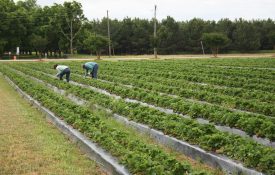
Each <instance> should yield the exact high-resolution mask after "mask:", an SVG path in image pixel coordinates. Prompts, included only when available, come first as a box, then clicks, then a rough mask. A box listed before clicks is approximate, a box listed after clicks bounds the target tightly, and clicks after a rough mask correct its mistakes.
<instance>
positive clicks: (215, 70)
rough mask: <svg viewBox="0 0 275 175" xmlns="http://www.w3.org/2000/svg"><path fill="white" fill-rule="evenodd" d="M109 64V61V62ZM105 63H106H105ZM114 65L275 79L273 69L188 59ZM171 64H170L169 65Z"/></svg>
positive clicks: (233, 76) (209, 74) (265, 79)
mask: <svg viewBox="0 0 275 175" xmlns="http://www.w3.org/2000/svg"><path fill="white" fill-rule="evenodd" d="M107 64H108V62H107ZM103 65H104V64H103ZM112 65H114V66H117V67H120V66H127V67H142V68H145V69H154V70H155V69H157V70H166V71H169V72H191V73H193V72H194V70H196V74H198V75H199V74H207V75H208V76H222V77H227V76H228V77H232V78H249V79H250V80H254V81H255V80H256V81H257V82H258V81H260V82H261V81H267V82H268V81H272V80H273V81H274V71H271V70H254V69H252V70H249V69H245V70H240V69H234V68H228V69H224V68H221V67H215V66H210V67H209V66H205V65H193V64H188V62H187V61H173V62H171V61H155V62H153V61H150V62H149V61H147V62H146V64H145V63H144V62H139V63H136V62H135V63H133V62H129V63H128V62H126V63H124V62H123V63H120V62H119V63H114V64H113V63H112ZM167 65H169V66H167Z"/></svg>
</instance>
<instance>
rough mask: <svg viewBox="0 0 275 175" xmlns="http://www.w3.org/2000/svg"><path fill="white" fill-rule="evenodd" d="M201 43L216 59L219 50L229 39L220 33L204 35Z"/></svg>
mask: <svg viewBox="0 0 275 175" xmlns="http://www.w3.org/2000/svg"><path fill="white" fill-rule="evenodd" d="M202 41H204V42H205V44H206V45H207V46H208V47H210V48H211V51H212V53H213V55H214V57H217V55H218V53H219V49H220V48H221V47H224V46H225V45H226V44H227V43H228V42H229V39H228V38H227V36H225V35H224V34H221V33H204V34H203V35H202Z"/></svg>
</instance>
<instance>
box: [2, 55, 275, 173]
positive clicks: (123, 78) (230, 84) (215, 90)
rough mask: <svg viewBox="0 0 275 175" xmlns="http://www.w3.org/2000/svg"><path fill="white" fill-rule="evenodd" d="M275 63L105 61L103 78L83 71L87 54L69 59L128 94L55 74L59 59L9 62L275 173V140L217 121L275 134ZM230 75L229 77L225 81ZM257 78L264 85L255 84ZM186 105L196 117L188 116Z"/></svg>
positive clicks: (75, 75) (76, 70) (78, 72)
mask: <svg viewBox="0 0 275 175" xmlns="http://www.w3.org/2000/svg"><path fill="white" fill-rule="evenodd" d="M273 63H274V59H270V58H261V59H234V60H231V59H223V60H211V59H209V60H191V61H190V60H178V61H176V60H166V61H139V62H137V61H123V62H100V63H99V64H100V72H99V79H98V80H93V79H87V78H84V77H82V74H83V72H82V71H83V70H82V68H81V65H82V63H81V62H71V63H70V62H66V64H67V65H69V66H70V68H71V70H72V77H71V78H72V80H73V81H75V82H78V83H80V84H83V85H86V86H91V87H97V88H99V89H104V90H107V91H109V92H111V93H112V94H116V95H119V96H121V97H122V98H121V99H115V98H113V97H110V96H108V95H106V94H102V93H100V92H97V91H94V90H91V89H89V88H87V87H83V86H77V85H75V84H67V83H65V82H62V81H57V80H54V79H53V78H52V75H54V73H55V71H54V70H52V69H51V67H52V65H53V64H55V63H44V64H37V63H31V64H30V63H25V64H23V63H21V64H9V65H8V66H7V67H6V69H7V68H8V69H10V68H11V69H10V70H9V71H11V72H15V71H14V70H18V71H19V72H21V73H23V74H25V76H28V79H30V77H34V78H36V79H39V80H42V81H43V82H45V83H47V84H49V85H51V86H55V87H57V88H59V89H63V90H65V91H66V92H67V93H70V94H73V95H74V96H77V97H79V98H81V99H84V100H86V101H88V102H89V104H93V105H95V106H96V107H104V108H107V109H109V110H111V112H112V113H115V114H119V115H122V116H124V117H127V118H128V119H130V120H134V121H136V122H139V123H142V124H146V125H148V126H150V127H152V128H155V129H157V130H160V131H162V132H164V133H165V134H167V135H170V136H172V137H175V138H177V139H180V140H185V141H187V142H189V143H191V144H195V145H198V146H200V147H201V148H203V149H205V150H207V151H210V152H215V153H217V154H221V155H226V156H228V157H230V158H232V159H234V160H238V161H240V162H242V163H244V165H246V166H248V167H253V168H256V169H257V170H259V171H262V172H265V173H267V174H273V173H274V170H275V167H274V161H275V160H274V154H275V152H274V148H272V147H268V146H264V145H261V144H259V143H256V142H255V141H253V140H251V139H249V138H244V137H241V136H238V135H235V134H229V133H226V132H222V131H220V130H219V129H218V128H215V127H214V124H218V125H226V126H230V127H232V128H237V129H240V130H243V131H245V132H246V133H247V134H249V135H257V136H260V137H266V138H269V139H270V140H271V141H274V138H275V135H274V133H275V132H274V128H275V127H274V124H275V120H274V119H275V118H274V101H275V98H274V93H275V91H274V89H273V88H272V87H274V70H272V68H273V67H274V64H273ZM63 64H64V63H63ZM167 65H169V66H168V67H167ZM214 65H215V67H213V66H214ZM222 65H223V66H229V67H220V66H222ZM257 66H258V67H259V68H257ZM272 66H273V67H272ZM264 67H266V69H263V68H264ZM268 67H271V69H269V68H268ZM225 69H226V70H225ZM162 70H166V71H167V73H168V74H165V72H163V71H162ZM51 74H52V75H51ZM190 77H191V78H190ZM198 77H200V78H201V79H198ZM212 77H213V79H212ZM214 77H215V78H214ZM225 77H226V81H227V82H226V81H221V80H223V79H225ZM210 79H212V80H210ZM195 80H199V81H195ZM253 82H257V86H256V85H253V86H248V85H249V84H251V83H253ZM126 98H131V99H136V100H138V101H141V102H145V103H148V104H153V105H155V106H157V107H164V108H170V109H173V110H174V112H176V113H174V114H167V113H164V112H162V111H160V110H159V109H157V108H151V107H148V106H144V105H142V104H139V103H132V102H129V101H126V100H125V99H126ZM178 113H182V114H187V115H189V116H191V117H192V118H189V119H188V118H183V117H182V116H180V115H178ZM193 118H205V119H207V120H209V121H210V122H211V123H213V124H200V123H198V122H197V121H196V120H195V119H193Z"/></svg>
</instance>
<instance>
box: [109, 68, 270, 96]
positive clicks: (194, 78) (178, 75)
mask: <svg viewBox="0 0 275 175" xmlns="http://www.w3.org/2000/svg"><path fill="white" fill-rule="evenodd" d="M104 69H107V67H104ZM108 69H109V70H115V71H120V72H121V73H124V68H123V67H119V68H115V69H114V67H113V66H111V65H110V67H109V68H108ZM131 70H132V73H135V72H142V73H143V74H147V75H152V74H156V75H157V76H158V77H164V78H171V79H184V80H188V81H191V82H197V83H210V84H213V85H222V86H228V87H238V88H244V89H248V90H250V89H256V90H261V91H268V92H272V93H274V92H275V86H274V83H271V82H269V81H268V82H266V83H261V84H259V83H258V82H257V81H250V80H249V79H242V80H241V81H240V80H238V78H236V79H229V78H226V79H225V78H224V77H220V78H217V77H213V76H208V75H207V74H204V75H202V74H200V75H197V73H196V69H194V72H172V71H166V70H165V68H163V69H156V70H153V69H151V68H150V69H149V68H148V69H147V68H143V67H142V66H140V67H137V66H134V65H133V67H131ZM161 70H163V71H161Z"/></svg>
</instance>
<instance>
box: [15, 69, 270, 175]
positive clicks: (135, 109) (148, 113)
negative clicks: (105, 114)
mask: <svg viewBox="0 0 275 175" xmlns="http://www.w3.org/2000/svg"><path fill="white" fill-rule="evenodd" d="M13 67H14V68H16V69H18V70H19V71H22V72H24V73H26V74H28V75H31V76H33V77H36V78H39V79H41V80H43V81H45V82H46V83H49V84H52V85H54V86H56V87H58V88H60V89H64V90H66V92H68V93H72V94H74V95H76V96H78V97H80V98H83V99H85V100H87V101H90V102H92V103H97V104H99V105H101V106H104V107H106V108H110V109H111V110H112V111H113V112H115V113H118V114H120V115H123V116H127V117H128V118H130V119H132V120H135V121H137V122H141V123H143V124H147V125H149V126H151V127H153V128H156V129H159V130H162V131H163V132H164V133H166V134H169V135H172V136H174V137H177V138H179V139H184V140H187V141H188V142H191V143H193V144H198V145H200V146H201V147H203V148H204V149H207V150H211V151H216V152H218V153H223V154H225V155H228V156H229V157H232V158H234V159H238V160H240V161H242V162H244V163H245V164H246V165H247V166H250V167H257V169H259V170H261V171H265V170H263V167H264V166H266V165H264V166H262V165H261V164H263V162H262V163H261V161H264V162H268V164H270V161H271V163H272V161H274V160H273V158H272V157H270V158H267V157H266V156H268V155H272V154H274V153H275V152H274V149H272V148H268V147H265V146H263V145H259V144H256V143H255V142H253V141H251V140H249V139H245V138H241V137H239V136H234V135H231V134H228V133H222V132H220V131H218V130H216V129H215V128H214V127H213V126H212V125H201V124H198V123H197V122H194V121H193V120H191V119H185V118H182V117H179V116H177V115H167V114H165V113H162V112H159V111H157V110H155V109H151V108H148V107H144V106H141V105H139V104H133V103H127V102H125V101H123V100H114V99H112V98H111V97H109V96H106V95H103V94H99V93H97V92H94V91H91V90H90V89H87V88H82V87H77V86H72V85H70V84H67V83H64V82H62V81H56V80H54V79H52V78H51V77H49V76H45V75H44V74H43V73H40V72H34V71H32V70H31V69H30V67H29V68H26V67H17V66H13ZM87 81H89V80H87ZM244 148H246V150H245V151H244ZM252 148H253V149H252ZM254 149H255V150H254ZM256 150H257V151H256ZM259 151H260V154H258V152H259ZM255 152H257V154H254V153H255ZM259 155H261V156H263V158H264V159H262V158H259V157H258V156H259ZM268 166H269V165H268ZM269 168H272V167H269Z"/></svg>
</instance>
